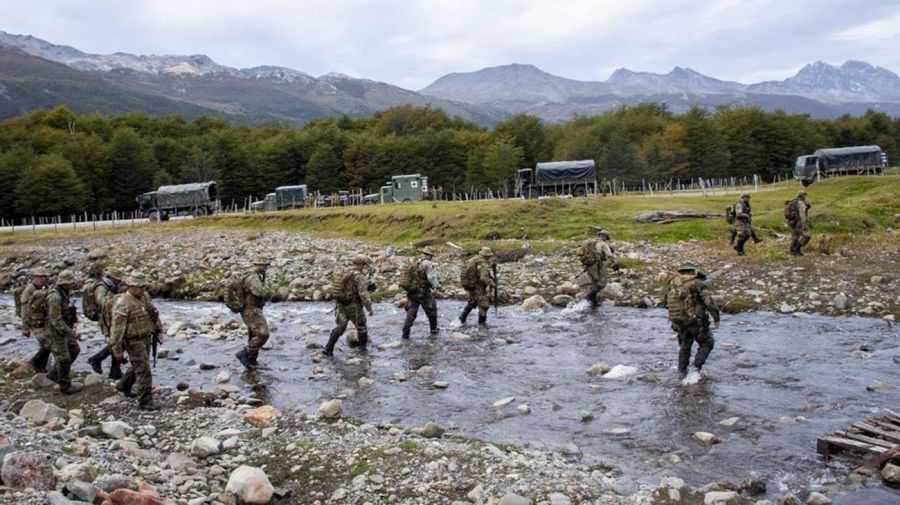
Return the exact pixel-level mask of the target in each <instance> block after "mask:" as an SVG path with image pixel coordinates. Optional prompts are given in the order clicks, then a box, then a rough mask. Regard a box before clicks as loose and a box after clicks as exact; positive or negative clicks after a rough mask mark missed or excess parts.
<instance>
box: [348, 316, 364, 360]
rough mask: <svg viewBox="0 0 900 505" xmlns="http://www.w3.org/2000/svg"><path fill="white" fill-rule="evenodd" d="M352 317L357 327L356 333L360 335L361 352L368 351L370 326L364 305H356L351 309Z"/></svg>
mask: <svg viewBox="0 0 900 505" xmlns="http://www.w3.org/2000/svg"><path fill="white" fill-rule="evenodd" d="M349 315H350V317H351V318H352V320H353V326H355V327H356V334H357V336H358V337H359V352H363V353H364V352H366V345H367V344H368V343H369V327H368V322H367V320H366V311H365V310H364V309H363V308H362V306H359V305H357V306H355V307H354V308H353V310H351V311H350V314H349Z"/></svg>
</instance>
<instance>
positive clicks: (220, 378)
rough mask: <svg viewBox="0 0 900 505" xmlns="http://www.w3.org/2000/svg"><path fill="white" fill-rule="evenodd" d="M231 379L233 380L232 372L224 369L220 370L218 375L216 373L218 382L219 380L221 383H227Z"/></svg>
mask: <svg viewBox="0 0 900 505" xmlns="http://www.w3.org/2000/svg"><path fill="white" fill-rule="evenodd" d="M230 380H231V374H230V373H228V372H227V371H225V370H222V371H221V372H219V374H218V375H216V382H218V383H219V384H225V383H226V382H228V381H230Z"/></svg>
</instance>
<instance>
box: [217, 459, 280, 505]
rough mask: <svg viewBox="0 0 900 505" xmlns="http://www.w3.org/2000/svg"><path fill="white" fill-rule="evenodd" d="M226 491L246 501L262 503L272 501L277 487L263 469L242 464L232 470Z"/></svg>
mask: <svg viewBox="0 0 900 505" xmlns="http://www.w3.org/2000/svg"><path fill="white" fill-rule="evenodd" d="M225 491H227V492H229V493H231V494H234V495H236V496H237V497H238V498H240V499H241V501H243V502H244V503H252V504H262V503H269V502H270V501H272V493H274V492H275V489H274V488H273V487H272V484H271V483H270V482H269V478H268V477H267V476H266V473H265V472H263V471H262V470H261V469H259V468H256V467H253V466H246V465H241V466H239V467H237V468H236V469H235V470H234V471H233V472H231V477H229V478H228V485H227V486H225Z"/></svg>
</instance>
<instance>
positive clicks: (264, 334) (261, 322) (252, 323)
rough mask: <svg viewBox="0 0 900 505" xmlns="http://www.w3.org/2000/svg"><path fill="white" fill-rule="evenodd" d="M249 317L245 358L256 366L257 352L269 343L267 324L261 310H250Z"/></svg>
mask: <svg viewBox="0 0 900 505" xmlns="http://www.w3.org/2000/svg"><path fill="white" fill-rule="evenodd" d="M249 312H250V314H249V315H250V317H249V318H248V319H249V320H248V321H247V329H248V330H249V334H250V339H249V341H248V342H247V356H248V357H249V358H250V361H251V362H252V363H253V364H256V358H257V357H258V356H259V350H260V349H262V348H263V346H264V345H266V342H268V341H269V323H268V321H266V316H265V315H264V314H263V311H262V309H260V308H256V307H254V308H252V309H250V311H249Z"/></svg>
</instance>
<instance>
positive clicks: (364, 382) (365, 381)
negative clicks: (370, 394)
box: [356, 377, 375, 388]
mask: <svg viewBox="0 0 900 505" xmlns="http://www.w3.org/2000/svg"><path fill="white" fill-rule="evenodd" d="M356 384H357V385H358V386H359V387H360V388H367V387H369V386H371V385H372V384H375V381H373V380H372V379H370V378H368V377H360V378H359V380H358V381H356Z"/></svg>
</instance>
